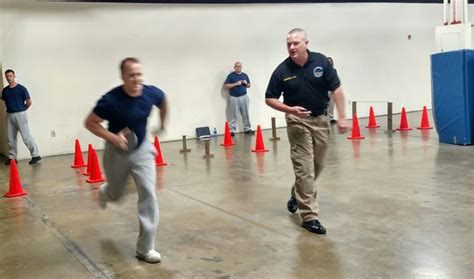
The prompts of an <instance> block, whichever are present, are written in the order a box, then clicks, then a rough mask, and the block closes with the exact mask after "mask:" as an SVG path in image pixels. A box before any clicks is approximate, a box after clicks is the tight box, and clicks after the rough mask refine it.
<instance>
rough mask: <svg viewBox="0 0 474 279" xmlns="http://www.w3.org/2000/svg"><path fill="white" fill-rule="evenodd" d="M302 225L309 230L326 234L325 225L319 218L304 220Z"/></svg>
mask: <svg viewBox="0 0 474 279" xmlns="http://www.w3.org/2000/svg"><path fill="white" fill-rule="evenodd" d="M301 226H302V227H303V228H305V229H307V230H308V231H310V232H312V233H315V234H326V229H325V228H324V227H323V225H322V224H321V223H319V221H318V220H311V221H308V222H304V223H303V224H301Z"/></svg>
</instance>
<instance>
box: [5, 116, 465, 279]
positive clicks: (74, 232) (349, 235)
mask: <svg viewBox="0 0 474 279" xmlns="http://www.w3.org/2000/svg"><path fill="white" fill-rule="evenodd" d="M419 115H420V113H414V114H409V120H410V122H411V123H410V124H411V125H412V126H416V125H415V123H416V124H418V122H419ZM378 121H379V122H380V124H382V127H385V126H384V125H385V122H384V121H383V119H379V120H378ZM397 121H398V116H395V118H394V126H398V122H397ZM366 122H367V120H366V119H363V120H361V121H360V123H361V125H365V124H366ZM431 123H433V122H432V121H431ZM361 130H362V133H363V134H364V135H365V136H366V139H364V140H359V141H350V140H347V139H346V137H347V134H346V135H339V134H337V133H335V132H334V133H332V134H331V137H330V150H329V153H328V156H327V160H326V163H327V164H326V169H325V171H324V172H323V174H322V176H321V178H320V180H319V181H318V183H319V185H320V206H321V221H322V223H323V224H324V225H325V226H326V228H327V230H328V234H327V235H325V236H320V235H313V234H311V233H309V232H307V231H306V230H304V229H302V228H301V227H300V221H299V217H298V215H291V214H289V213H288V212H287V211H286V201H287V199H288V197H289V191H290V186H291V184H292V183H293V180H294V176H293V171H292V167H291V162H290V160H289V145H288V140H287V137H286V130H285V129H279V130H278V134H279V136H280V137H281V140H280V141H278V142H275V143H272V142H271V141H269V138H270V131H264V137H265V144H266V146H267V148H268V149H270V151H269V152H267V153H265V154H255V153H253V152H250V149H251V148H252V147H253V146H254V144H255V137H254V136H248V135H244V134H237V135H236V137H235V141H236V143H237V144H236V145H235V146H234V147H232V148H224V147H221V146H220V145H219V144H220V143H221V142H222V141H223V138H222V137H218V138H212V139H211V142H210V143H211V153H213V154H215V157H214V158H212V159H203V158H202V155H203V154H204V145H203V143H202V142H200V141H197V140H190V141H188V145H189V147H190V148H191V149H192V152H191V153H188V154H187V155H183V154H180V153H179V149H181V142H169V143H162V150H163V153H164V158H165V160H166V161H167V162H168V165H167V166H164V167H158V179H157V181H158V183H157V192H158V199H159V206H160V225H159V228H158V236H157V240H156V246H157V249H158V251H159V252H160V253H161V254H162V256H163V262H162V263H160V264H156V265H150V264H146V263H143V262H140V261H137V260H136V259H135V258H134V255H135V241H136V237H137V234H138V222H137V217H136V202H137V195H136V193H135V192H136V190H135V187H134V184H133V183H132V182H130V185H129V188H128V193H127V195H126V196H125V197H124V199H123V200H122V201H121V202H120V203H118V204H110V205H109V206H108V207H107V209H106V210H101V209H100V208H99V206H98V202H97V187H98V185H89V184H88V183H86V182H85V179H84V176H82V175H81V174H80V173H78V172H76V171H75V170H74V169H72V168H70V167H69V166H70V164H71V163H72V160H73V156H72V155H67V156H55V157H49V158H45V159H44V160H43V161H42V162H41V164H39V165H37V166H34V167H31V166H29V165H28V163H27V161H20V162H19V163H18V166H19V173H20V176H21V179H22V183H24V189H25V190H27V191H28V192H29V195H28V196H26V197H23V198H3V197H2V198H0V251H1V253H0V278H115V277H120V278H473V275H474V189H473V188H474V147H472V146H470V147H469V146H455V145H447V144H439V143H438V139H437V135H436V131H434V130H430V131H420V130H416V129H414V130H412V131H409V132H404V133H400V132H396V133H394V134H393V135H388V134H386V133H385V132H384V130H383V129H380V128H379V129H377V130H372V131H368V130H367V129H365V128H362V129H361ZM20 144H21V143H20ZM82 145H83V149H84V148H85V147H86V146H87V143H86V142H83V143H82ZM73 147H74V146H73V143H71V150H73ZM8 171H9V168H8V167H6V166H3V164H2V165H1V166H0V192H1V193H2V194H3V193H5V192H7V191H8V181H9V173H8Z"/></svg>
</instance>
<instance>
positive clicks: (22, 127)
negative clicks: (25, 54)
mask: <svg viewBox="0 0 474 279" xmlns="http://www.w3.org/2000/svg"><path fill="white" fill-rule="evenodd" d="M5 79H6V80H7V82H8V86H7V87H5V88H3V90H2V100H3V101H4V102H5V106H6V107H7V133H8V145H9V147H10V150H9V154H8V159H7V160H6V161H5V165H10V162H11V160H15V161H16V157H17V144H16V138H17V135H18V132H20V135H21V138H22V139H23V142H24V143H25V145H26V147H27V148H28V150H29V151H30V155H31V157H32V158H31V160H30V161H29V163H30V165H33V164H36V163H38V162H39V161H40V160H41V156H40V154H39V150H38V146H36V143H35V140H34V139H33V137H32V136H31V133H30V128H29V127H28V117H27V116H26V110H27V109H28V108H29V107H31V105H32V104H33V103H32V102H31V98H30V94H29V93H28V90H27V89H26V87H24V86H23V85H21V84H18V83H17V82H16V79H15V72H14V71H13V70H11V69H8V70H6V71H5Z"/></svg>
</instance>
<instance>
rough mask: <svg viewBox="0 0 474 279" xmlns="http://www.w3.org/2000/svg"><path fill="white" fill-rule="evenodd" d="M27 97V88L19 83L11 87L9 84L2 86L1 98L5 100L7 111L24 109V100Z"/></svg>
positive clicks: (28, 96) (28, 95)
mask: <svg viewBox="0 0 474 279" xmlns="http://www.w3.org/2000/svg"><path fill="white" fill-rule="evenodd" d="M29 99H30V94H28V90H27V89H26V87H24V86H23V85H21V84H17V85H16V86H15V87H13V88H10V87H9V86H7V87H5V88H3V91H2V100H3V101H5V106H6V107H7V112H8V113H14V112H21V111H25V110H26V106H25V101H26V100H29Z"/></svg>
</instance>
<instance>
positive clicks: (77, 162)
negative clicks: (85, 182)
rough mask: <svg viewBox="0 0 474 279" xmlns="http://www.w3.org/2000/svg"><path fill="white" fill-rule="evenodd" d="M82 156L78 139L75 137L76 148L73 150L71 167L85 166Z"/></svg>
mask: <svg viewBox="0 0 474 279" xmlns="http://www.w3.org/2000/svg"><path fill="white" fill-rule="evenodd" d="M85 166H86V164H85V163H84V158H83V157H82V150H81V144H80V143H79V140H78V139H76V149H75V151H74V164H72V165H71V168H82V167H85Z"/></svg>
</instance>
